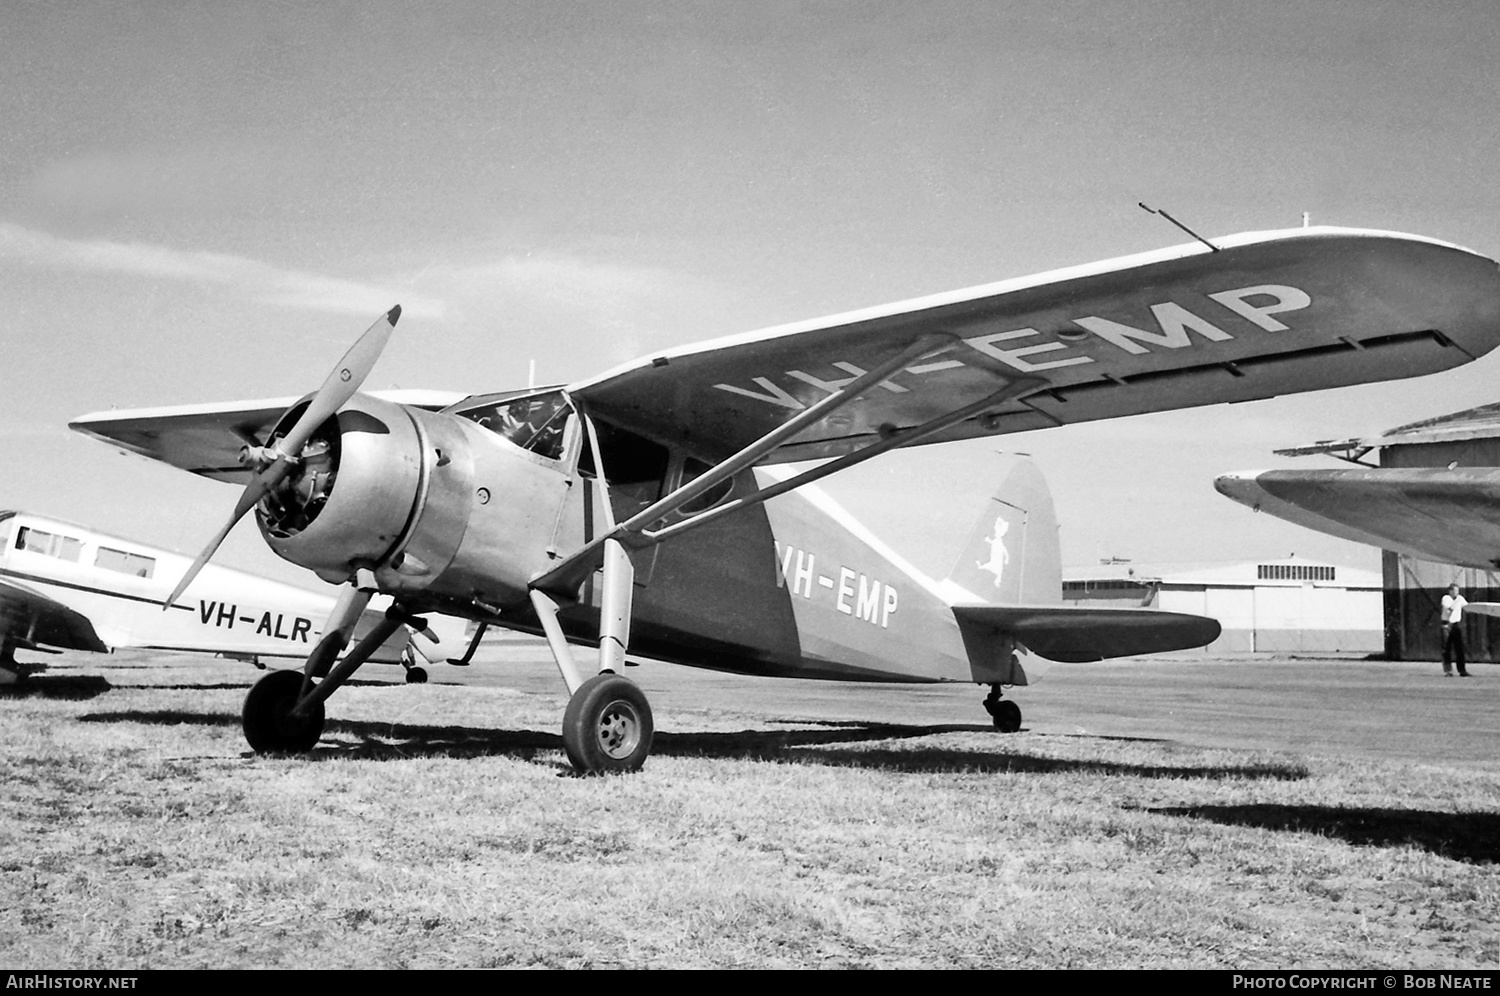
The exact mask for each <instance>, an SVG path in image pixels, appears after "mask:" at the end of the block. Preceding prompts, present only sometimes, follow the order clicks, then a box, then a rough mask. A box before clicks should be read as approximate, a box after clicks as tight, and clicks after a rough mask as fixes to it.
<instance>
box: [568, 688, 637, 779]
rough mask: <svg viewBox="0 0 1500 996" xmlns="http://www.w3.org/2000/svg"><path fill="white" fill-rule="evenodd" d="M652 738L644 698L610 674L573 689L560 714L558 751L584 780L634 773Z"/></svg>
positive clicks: (634, 689)
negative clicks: (560, 744)
mask: <svg viewBox="0 0 1500 996" xmlns="http://www.w3.org/2000/svg"><path fill="white" fill-rule="evenodd" d="M654 732H655V727H654V726H653V725H652V722H651V706H650V705H649V704H648V703H647V702H646V695H645V693H644V692H642V691H641V690H640V688H639V687H638V686H637V685H636V683H635V682H633V681H631V680H630V679H628V678H622V677H620V676H619V675H616V674H598V675H595V676H594V677H592V678H590V679H589V680H588V681H585V682H584V683H583V684H582V685H579V686H578V691H576V692H574V693H573V697H572V698H571V699H569V700H568V708H567V711H566V712H565V713H563V746H564V747H565V748H566V749H567V752H568V760H569V761H571V762H573V767H575V768H577V769H578V770H579V771H580V772H583V773H584V774H599V773H603V772H624V771H639V770H640V769H641V766H642V765H643V764H645V763H646V755H647V754H649V753H651V737H652V734H653V733H654Z"/></svg>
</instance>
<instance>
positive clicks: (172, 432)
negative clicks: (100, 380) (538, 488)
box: [68, 390, 467, 484]
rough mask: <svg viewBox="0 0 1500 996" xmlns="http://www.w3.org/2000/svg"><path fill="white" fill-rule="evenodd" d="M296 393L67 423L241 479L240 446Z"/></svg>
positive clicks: (447, 395)
mask: <svg viewBox="0 0 1500 996" xmlns="http://www.w3.org/2000/svg"><path fill="white" fill-rule="evenodd" d="M370 393H371V394H373V395H374V396H376V397H378V398H384V399H385V400H387V401H394V402H397V403H400V404H407V405H413V406H415V407H418V408H427V409H429V410H432V411H437V410H439V409H442V408H446V407H447V406H449V405H451V404H455V403H456V402H459V401H462V400H463V399H464V398H465V397H467V395H464V394H462V393H459V392H456V391H422V390H396V391H371V392H370ZM298 400H299V399H297V398H264V399H260V400H256V401H229V402H223V403H218V404H204V405H175V406H169V407H163V408H136V409H132V410H129V411H103V412H90V413H89V414H87V415H80V416H79V417H78V418H75V419H73V420H72V421H71V422H69V423H68V428H70V429H72V430H74V431H75V432H81V433H83V434H84V435H85V436H92V437H93V438H95V439H98V440H99V441H101V442H103V443H107V444H108V445H110V446H114V447H116V448H118V449H121V450H124V451H126V452H127V453H135V454H139V455H140V456H144V457H149V458H151V459H153V460H160V461H162V462H163V463H169V464H171V465H172V466H174V467H179V468H181V469H182V470H186V471H189V472H191V473H194V474H198V475H200V476H202V477H207V478H209V479H211V480H215V481H230V482H234V483H237V484H244V483H245V482H246V481H248V480H249V479H250V472H249V471H248V470H246V469H245V468H244V467H242V466H241V465H240V461H239V454H240V448H241V447H242V446H244V445H245V444H246V443H248V442H251V441H252V440H254V441H255V442H257V443H264V442H265V441H266V437H267V436H268V435H270V432H271V430H272V429H273V428H275V426H276V423H277V421H278V420H279V419H280V418H281V416H282V415H283V414H284V413H285V412H286V410H287V409H288V408H290V407H291V406H292V405H294V404H296V403H297V401H298Z"/></svg>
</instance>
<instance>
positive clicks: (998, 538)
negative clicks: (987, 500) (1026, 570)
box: [978, 515, 1010, 588]
mask: <svg viewBox="0 0 1500 996" xmlns="http://www.w3.org/2000/svg"><path fill="white" fill-rule="evenodd" d="M1009 529H1010V523H1009V522H1006V521H1005V516H1003V515H1000V516H996V517H995V535H993V536H986V537H985V540H984V541H985V542H986V543H988V544H989V545H990V559H989V562H988V563H986V562H985V561H982V560H981V561H979V562H978V566H979V569H980V570H981V571H989V572H990V573H991V574H993V575H995V587H996V588H998V587H1000V581H1001V579H1002V578H1003V577H1004V576H1005V565H1006V564H1008V563H1010V551H1009V550H1007V549H1005V534H1006V532H1007V531H1009Z"/></svg>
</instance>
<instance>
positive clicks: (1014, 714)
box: [984, 685, 1021, 733]
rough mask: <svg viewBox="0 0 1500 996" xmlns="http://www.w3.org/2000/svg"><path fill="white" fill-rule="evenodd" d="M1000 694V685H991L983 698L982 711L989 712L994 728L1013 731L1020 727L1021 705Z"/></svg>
mask: <svg viewBox="0 0 1500 996" xmlns="http://www.w3.org/2000/svg"><path fill="white" fill-rule="evenodd" d="M1000 695H1001V692H1000V686H999V685H991V686H990V694H989V695H987V696H985V699H984V711H985V712H987V713H989V714H990V719H992V720H993V721H994V723H995V729H997V730H999V731H1000V732H1001V733H1015V732H1017V731H1018V730H1020V729H1021V707H1020V706H1018V705H1016V704H1015V703H1014V702H1012V701H1010V700H1009V699H1002V698H1001V697H1000Z"/></svg>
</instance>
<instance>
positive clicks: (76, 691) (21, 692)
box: [0, 674, 114, 699]
mask: <svg viewBox="0 0 1500 996" xmlns="http://www.w3.org/2000/svg"><path fill="white" fill-rule="evenodd" d="M113 688H114V686H113V685H111V684H110V683H109V681H108V680H107V679H105V678H103V677H101V676H99V675H97V674H65V675H63V674H59V675H32V676H31V677H30V678H27V679H26V680H25V681H23V682H20V683H19V684H15V685H0V699H28V698H34V699H92V698H95V697H97V696H100V695H103V694H104V693H105V692H108V691H110V690H111V689H113Z"/></svg>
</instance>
